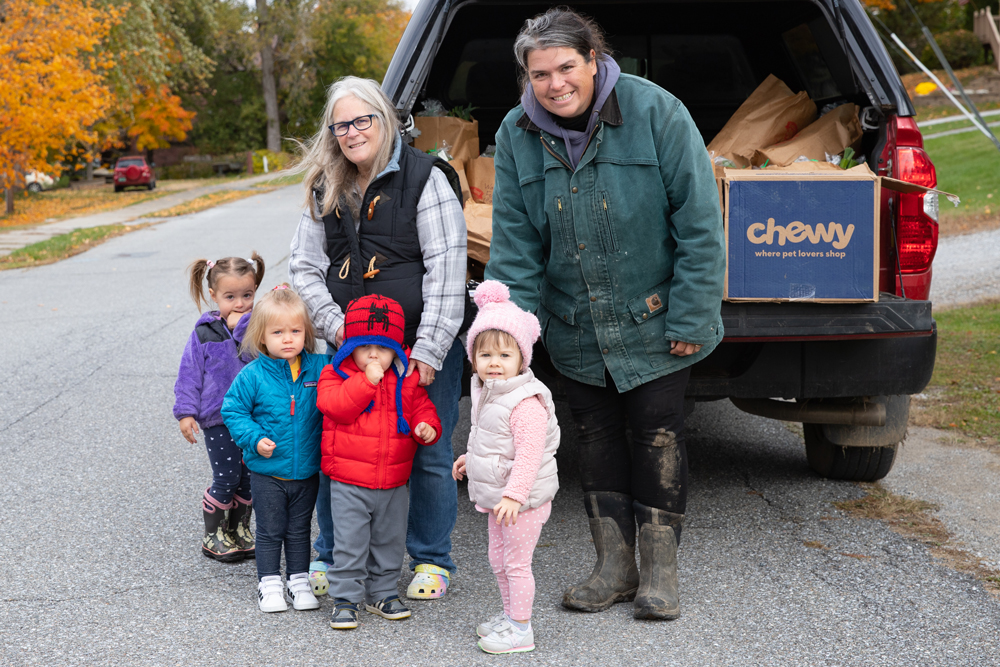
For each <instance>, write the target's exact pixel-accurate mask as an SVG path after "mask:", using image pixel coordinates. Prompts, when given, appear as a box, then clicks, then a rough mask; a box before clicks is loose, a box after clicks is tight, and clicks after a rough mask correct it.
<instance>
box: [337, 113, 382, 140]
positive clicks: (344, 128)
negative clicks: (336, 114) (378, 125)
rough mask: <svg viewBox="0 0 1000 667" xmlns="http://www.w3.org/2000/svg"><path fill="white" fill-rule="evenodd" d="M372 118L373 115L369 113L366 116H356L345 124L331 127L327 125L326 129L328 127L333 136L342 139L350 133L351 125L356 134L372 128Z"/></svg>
mask: <svg viewBox="0 0 1000 667" xmlns="http://www.w3.org/2000/svg"><path fill="white" fill-rule="evenodd" d="M374 118H375V114H373V113H370V114H368V115H367V116H358V117H357V118H355V119H354V120H349V121H347V122H346V123H334V124H333V125H328V126H327V127H329V128H330V131H331V132H333V136H335V137H342V136H344V135H345V134H347V133H348V132H349V131H350V129H351V125H353V126H354V127H355V129H357V131H358V132H364V131H365V130H367V129H368V128H369V127H371V126H372V123H374V122H375V121H374V120H373V119H374Z"/></svg>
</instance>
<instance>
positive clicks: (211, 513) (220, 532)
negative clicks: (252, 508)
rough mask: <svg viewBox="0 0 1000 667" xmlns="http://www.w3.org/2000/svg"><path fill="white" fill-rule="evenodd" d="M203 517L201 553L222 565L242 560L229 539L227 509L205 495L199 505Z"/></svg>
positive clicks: (237, 549)
mask: <svg viewBox="0 0 1000 667" xmlns="http://www.w3.org/2000/svg"><path fill="white" fill-rule="evenodd" d="M201 509H202V513H203V514H204V515H205V536H204V537H203V538H201V552H202V553H203V554H205V555H206V556H207V557H208V558H214V559H215V560H217V561H222V562H223V563H235V562H237V561H241V560H243V554H242V552H240V550H239V548H238V547H237V546H236V545H235V544H234V543H233V541H232V540H231V539H230V538H229V535H228V533H227V532H226V530H227V525H226V524H227V514H228V512H227V511H226V510H227V509H228V507H226V506H223V505H222V504H220V503H219V502H218V501H217V500H216V499H215V498H212V497H211V496H210V495H208V493H207V492H206V493H205V498H204V500H202V503H201Z"/></svg>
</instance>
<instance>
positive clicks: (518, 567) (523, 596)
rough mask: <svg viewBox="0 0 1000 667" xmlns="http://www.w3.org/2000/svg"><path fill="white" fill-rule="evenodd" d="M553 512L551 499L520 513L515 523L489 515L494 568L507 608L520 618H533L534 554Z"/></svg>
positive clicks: (520, 619) (501, 595)
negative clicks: (532, 559)
mask: <svg viewBox="0 0 1000 667" xmlns="http://www.w3.org/2000/svg"><path fill="white" fill-rule="evenodd" d="M550 514H552V503H551V502H547V503H545V504H544V505H542V506H541V507H535V508H533V509H530V510H525V511H523V512H520V513H518V515H517V523H516V524H514V525H512V526H504V525H502V524H498V523H497V517H496V514H495V513H493V512H490V513H489V514H487V515H486V516H487V519H488V522H489V526H490V551H489V554H490V567H492V568H493V574H495V575H496V577H497V586H499V588H500V598H501V599H502V600H503V610H504V612H505V613H506V614H507V615H508V616H509V617H511V618H513V619H516V620H519V621H523V620H527V619H530V618H531V605H532V603H533V602H534V601H535V577H534V575H533V574H531V557H532V554H533V553H534V551H535V545H536V544H538V536H539V535H540V534H541V532H542V526H544V525H545V522H546V521H548V520H549V515H550Z"/></svg>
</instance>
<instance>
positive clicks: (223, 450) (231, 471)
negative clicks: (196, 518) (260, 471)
mask: <svg viewBox="0 0 1000 667" xmlns="http://www.w3.org/2000/svg"><path fill="white" fill-rule="evenodd" d="M205 448H206V449H207V450H208V461H209V463H211V464H212V486H210V487H209V488H208V489H207V490H206V491H205V501H206V502H208V503H210V504H211V505H215V506H217V507H220V508H222V509H229V506H230V504H231V503H232V502H233V496H234V495H237V496H239V497H240V498H242V499H243V501H244V504H249V502H250V500H251V498H252V497H253V496H252V494H251V491H250V471H249V470H247V466H246V464H245V463H243V450H242V449H240V448H239V445H237V444H236V443H235V442H234V441H233V436H231V435H229V429H227V428H226V427H225V426H224V425H221V424H220V425H219V426H210V427H209V428H206V429H205ZM206 509H208V508H207V507H206Z"/></svg>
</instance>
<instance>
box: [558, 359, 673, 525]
mask: <svg viewBox="0 0 1000 667" xmlns="http://www.w3.org/2000/svg"><path fill="white" fill-rule="evenodd" d="M690 377H691V369H690V367H689V368H685V369H683V370H680V371H677V372H676V373H671V374H669V375H665V376H663V377H660V378H657V379H655V380H652V381H650V382H647V383H646V384H642V385H639V386H638V387H635V388H634V389H631V390H629V391H626V392H623V393H619V392H618V389H617V388H616V387H615V383H614V380H612V379H611V374H610V373H607V372H605V375H604V381H605V386H604V387H596V386H593V385H588V384H583V383H582V382H577V381H575V380H570V379H569V378H563V382H564V386H565V387H566V398H567V401H568V402H569V407H570V411H571V412H572V413H573V421H574V422H575V423H576V427H577V430H576V442H577V447H578V448H579V449H578V451H579V454H578V456H579V460H580V481H581V483H582V486H583V492H584V493H585V494H586V493H588V492H595V491H597V492H600V491H611V492H615V493H622V494H625V495H628V496H631V497H632V498H633V499H634V500H636V501H638V502H639V503H641V504H643V505H645V506H646V507H655V508H657V509H661V510H666V511H667V512H672V513H674V514H684V510H685V508H686V506H687V485H688V461H687V448H686V447H685V445H684V391H685V389H686V388H687V384H688V379H689V378H690ZM626 425H627V426H628V427H630V428H631V431H632V442H631V447H630V446H629V439H628V437H626V431H625V429H626ZM630 450H631V451H630ZM624 530H625V529H623V531H624Z"/></svg>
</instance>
